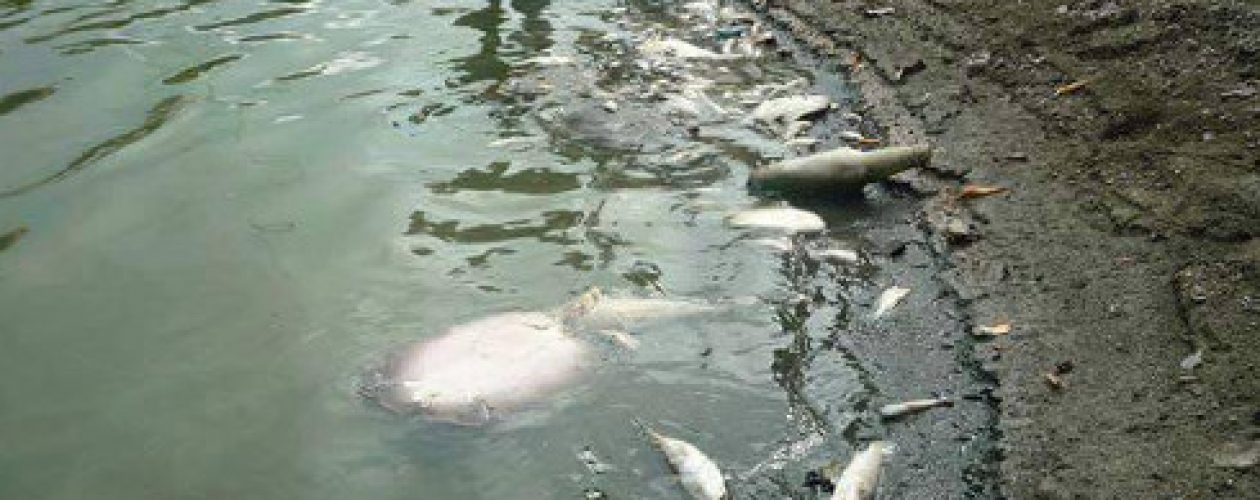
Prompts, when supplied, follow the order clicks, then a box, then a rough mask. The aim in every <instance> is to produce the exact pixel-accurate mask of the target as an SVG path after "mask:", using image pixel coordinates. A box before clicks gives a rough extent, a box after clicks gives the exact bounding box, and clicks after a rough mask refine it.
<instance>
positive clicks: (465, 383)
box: [365, 312, 595, 425]
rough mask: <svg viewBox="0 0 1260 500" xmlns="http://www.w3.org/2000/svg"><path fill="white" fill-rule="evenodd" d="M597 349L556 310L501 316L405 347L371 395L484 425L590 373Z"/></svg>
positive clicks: (398, 406) (402, 407) (407, 408)
mask: <svg viewBox="0 0 1260 500" xmlns="http://www.w3.org/2000/svg"><path fill="white" fill-rule="evenodd" d="M593 354H594V351H593V348H592V347H591V346H590V345H589V344H588V343H587V342H585V341H583V340H582V339H580V338H578V337H576V336H574V335H572V334H570V332H568V331H567V330H566V329H565V328H564V325H563V323H562V322H561V321H560V320H559V319H558V318H556V317H555V316H553V315H551V314H547V313H541V312H512V313H504V314H497V315H494V316H490V317H487V318H483V319H479V320H476V321H473V322H470V323H465V324H463V325H459V326H455V327H452V328H450V329H449V330H447V331H445V332H443V333H442V334H441V335H439V336H437V337H434V338H431V339H427V340H424V341H421V342H418V343H416V344H414V345H412V346H411V347H409V348H407V349H405V350H404V351H402V352H400V353H399V354H397V355H396V356H395V357H394V358H393V359H392V360H390V362H389V363H388V364H387V366H386V367H384V368H383V369H382V370H381V371H380V373H379V374H377V375H378V377H379V379H380V380H378V381H377V382H378V385H379V386H378V387H369V388H366V389H365V392H366V394H365V395H367V396H369V397H372V398H373V399H375V400H376V401H377V402H378V403H379V404H380V405H381V406H383V407H385V408H388V409H391V410H394V411H397V412H418V413H421V414H424V415H426V416H428V417H431V418H433V419H435V420H440V421H447V422H453V423H459V424H469V425H480V424H485V423H489V422H490V421H491V420H492V418H493V416H494V415H496V414H497V413H499V412H501V411H505V410H511V409H514V408H518V407H520V406H523V405H525V404H528V403H531V402H535V401H539V400H541V399H543V398H545V397H546V396H549V395H551V394H553V393H555V392H557V391H559V390H560V389H561V388H563V387H565V386H566V385H567V384H569V383H570V382H572V381H573V380H575V379H577V378H579V377H580V376H581V375H582V374H583V373H585V371H586V369H587V368H588V366H590V364H591V363H592V362H593V360H594V359H595V356H594V355H593Z"/></svg>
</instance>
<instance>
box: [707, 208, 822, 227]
mask: <svg viewBox="0 0 1260 500" xmlns="http://www.w3.org/2000/svg"><path fill="white" fill-rule="evenodd" d="M727 222H728V223H729V224H730V225H731V226H734V227H741V228H750V229H772V230H780V231H785V232H788V233H820V232H822V231H823V230H824V229H827V223H826V221H824V220H823V219H822V217H819V216H818V214H816V213H813V212H810V211H808V210H801V209H799V208H792V207H776V208H754V209H751V210H745V211H743V212H739V213H737V214H735V215H732V216H731V217H730V218H729V219H727Z"/></svg>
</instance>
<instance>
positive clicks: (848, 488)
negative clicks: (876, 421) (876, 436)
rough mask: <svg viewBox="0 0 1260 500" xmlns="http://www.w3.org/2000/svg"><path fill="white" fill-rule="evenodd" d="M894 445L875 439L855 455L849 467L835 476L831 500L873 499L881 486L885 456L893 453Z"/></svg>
mask: <svg viewBox="0 0 1260 500" xmlns="http://www.w3.org/2000/svg"><path fill="white" fill-rule="evenodd" d="M892 452H893V445H892V443H889V442H887V441H875V442H872V443H871V444H868V445H867V446H866V449H864V450H862V451H860V452H858V453H857V455H854V456H853V459H852V460H850V461H849V465H848V467H845V468H844V471H843V472H841V473H840V476H839V477H836V478H833V479H832V481H833V482H834V483H835V485H836V490H835V492H834V493H832V495H831V500H871V499H873V498H875V489H876V488H877V487H878V486H879V476H880V469H881V468H882V467H883V464H884V457H886V456H888V455H891V454H892Z"/></svg>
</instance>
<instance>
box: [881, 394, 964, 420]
mask: <svg viewBox="0 0 1260 500" xmlns="http://www.w3.org/2000/svg"><path fill="white" fill-rule="evenodd" d="M949 406H954V402H953V401H952V400H949V399H946V398H929V399H915V400H912V401H905V402H901V403H892V404H886V405H884V406H881V407H879V415H880V416H881V417H884V418H885V419H893V418H897V417H901V416H905V415H909V414H911V413H918V412H921V411H924V410H928V409H932V408H944V407H949Z"/></svg>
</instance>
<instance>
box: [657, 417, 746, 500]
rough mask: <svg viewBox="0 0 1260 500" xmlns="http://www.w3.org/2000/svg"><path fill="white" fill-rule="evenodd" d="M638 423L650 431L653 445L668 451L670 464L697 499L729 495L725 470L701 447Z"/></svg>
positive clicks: (708, 499) (680, 480) (714, 499)
mask: <svg viewBox="0 0 1260 500" xmlns="http://www.w3.org/2000/svg"><path fill="white" fill-rule="evenodd" d="M635 423H636V424H637V425H638V426H639V428H640V429H642V430H643V432H644V433H645V434H647V436H648V439H650V440H651V441H652V445H653V446H655V447H656V449H658V450H660V451H661V454H663V455H665V460H666V461H668V462H669V465H670V467H671V468H672V469H674V472H676V473H678V480H679V482H681V483H682V485H683V489H685V490H687V493H690V494H691V496H692V497H693V498H695V499H696V500H722V499H725V498H726V480H725V479H724V478H723V477H722V470H721V469H719V468H718V466H717V464H715V463H713V460H710V459H709V457H707V456H705V454H704V453H703V452H701V451H700V449H699V448H696V447H695V446H693V445H692V444H691V443H688V442H686V441H683V440H681V439H674V438H671V437H669V436H666V435H664V434H661V433H659V432H656V431H655V430H653V429H652V428H650V427H647V426H646V425H643V423H642V422H638V421H636V422H635Z"/></svg>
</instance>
